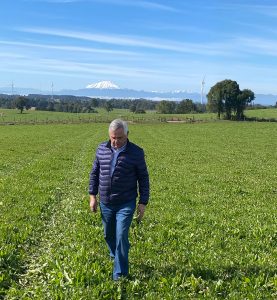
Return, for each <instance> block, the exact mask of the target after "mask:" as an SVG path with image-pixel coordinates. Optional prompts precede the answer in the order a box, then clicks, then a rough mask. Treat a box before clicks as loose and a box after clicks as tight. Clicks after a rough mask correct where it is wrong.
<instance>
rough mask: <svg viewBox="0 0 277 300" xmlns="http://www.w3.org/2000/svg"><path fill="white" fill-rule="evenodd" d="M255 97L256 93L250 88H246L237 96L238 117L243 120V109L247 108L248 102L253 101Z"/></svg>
mask: <svg viewBox="0 0 277 300" xmlns="http://www.w3.org/2000/svg"><path fill="white" fill-rule="evenodd" d="M254 99H255V95H254V93H253V92H252V91H251V90H249V89H244V90H242V91H241V93H240V94H239V95H238V97H237V102H236V107H235V110H236V119H237V120H242V119H243V118H244V114H243V111H244V110H245V108H246V106H247V104H248V103H251V101H253V100H254Z"/></svg>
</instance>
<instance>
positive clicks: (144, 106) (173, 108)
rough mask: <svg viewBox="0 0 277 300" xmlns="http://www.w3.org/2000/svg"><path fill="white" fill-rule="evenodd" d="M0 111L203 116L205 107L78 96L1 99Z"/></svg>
mask: <svg viewBox="0 0 277 300" xmlns="http://www.w3.org/2000/svg"><path fill="white" fill-rule="evenodd" d="M0 107H2V108H17V109H19V110H20V112H21V113H22V112H23V110H24V109H25V110H28V109H30V108H35V109H36V110H42V111H59V112H70V113H97V108H104V109H106V110H107V111H108V112H109V111H111V110H113V109H114V108H119V109H129V110H130V112H133V113H145V112H146V111H147V110H156V111H157V112H158V113H163V114H171V113H177V114H178V113H180V114H184V113H191V112H203V111H205V110H206V106H205V105H200V104H199V103H196V104H195V103H194V102H193V101H192V100H190V99H186V100H182V101H180V102H177V101H167V100H163V101H154V100H147V99H133V100H131V99H100V98H89V97H77V96H67V95H63V96H50V95H33V94H29V95H28V96H20V95H0Z"/></svg>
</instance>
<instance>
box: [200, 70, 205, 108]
mask: <svg viewBox="0 0 277 300" xmlns="http://www.w3.org/2000/svg"><path fill="white" fill-rule="evenodd" d="M205 77H206V75H204V77H203V79H202V81H201V104H203V94H204V85H205Z"/></svg>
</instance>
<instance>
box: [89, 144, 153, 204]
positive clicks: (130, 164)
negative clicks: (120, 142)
mask: <svg viewBox="0 0 277 300" xmlns="http://www.w3.org/2000/svg"><path fill="white" fill-rule="evenodd" d="M111 160H112V149H111V143H110V141H109V142H105V143H102V144H100V145H99V147H98V149H97V151H96V158H95V160H94V163H93V167H92V170H91V172H90V180H89V194H91V195H97V194H98V192H99V196H100V201H102V202H103V203H113V204H122V203H125V202H129V201H132V200H133V201H135V200H136V198H137V196H138V192H139V195H140V198H139V203H143V204H147V202H148V199H149V176H148V171H147V167H146V163H145V159H144V152H143V149H141V148H140V147H138V146H137V145H135V144H133V143H131V142H130V141H129V140H127V145H126V148H125V150H123V151H122V152H120V154H119V156H118V158H117V163H116V166H115V169H114V172H113V175H112V176H110V167H111Z"/></svg>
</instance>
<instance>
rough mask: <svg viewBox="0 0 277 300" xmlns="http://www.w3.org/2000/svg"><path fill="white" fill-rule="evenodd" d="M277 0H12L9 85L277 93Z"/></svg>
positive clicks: (2, 60)
mask: <svg viewBox="0 0 277 300" xmlns="http://www.w3.org/2000/svg"><path fill="white" fill-rule="evenodd" d="M276 24H277V1H273V0H272V1H267V0H263V1H261V0H260V1H255V0H252V1H250V0H245V1H237V0H232V1H227V0H226V1H225V0H217V1H216V0H211V1H209V0H205V1H204V0H203V1H202V0H194V1H192V0H189V1H186V0H160V1H158V0H153V1H152V0H151V1H148V0H12V1H10V0H3V1H1V4H0V87H7V86H11V85H12V82H13V84H14V86H15V88H16V86H18V87H32V88H38V89H41V90H51V84H52V82H53V85H54V90H61V89H68V88H70V89H79V88H84V87H85V86H86V85H88V84H90V83H94V82H98V81H103V80H110V81H113V82H114V83H116V84H117V85H119V86H120V87H121V88H130V89H137V90H147V91H153V90H156V91H169V90H187V91H193V92H200V88H201V81H202V79H203V77H204V76H205V89H204V91H205V92H206V93H207V92H208V91H209V89H210V87H211V86H213V85H214V84H215V83H216V82H218V81H221V80H224V79H232V80H236V81H237V82H238V83H239V85H240V88H241V89H244V88H250V89H251V90H252V91H254V92H255V93H267V94H269V93H272V94H277V29H276Z"/></svg>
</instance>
